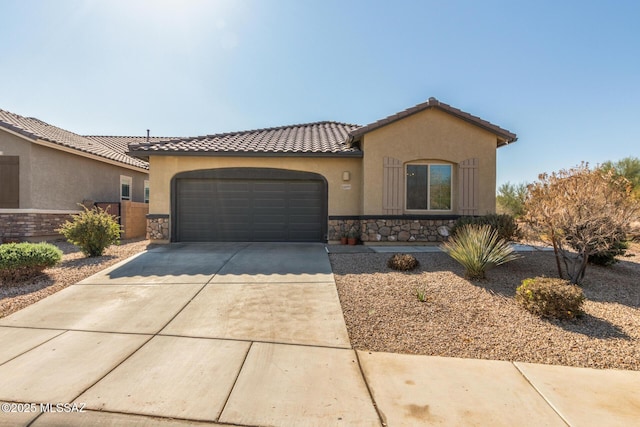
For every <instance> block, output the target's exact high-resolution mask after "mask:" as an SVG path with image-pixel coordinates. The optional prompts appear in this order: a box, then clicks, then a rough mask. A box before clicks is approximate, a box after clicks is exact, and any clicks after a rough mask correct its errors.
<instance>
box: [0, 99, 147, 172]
mask: <svg viewBox="0 0 640 427" xmlns="http://www.w3.org/2000/svg"><path fill="white" fill-rule="evenodd" d="M0 127H3V128H5V129H9V130H11V131H13V132H16V133H18V134H20V135H23V136H25V137H27V138H29V139H31V140H33V141H37V140H44V141H48V142H51V143H53V144H56V145H60V146H61V147H66V148H71V149H73V150H77V151H81V152H83V153H88V154H92V155H94V156H99V157H102V158H105V159H109V160H112V161H116V162H119V163H123V164H125V165H129V166H135V167H139V168H143V169H148V168H149V164H148V163H147V162H145V161H143V160H140V159H136V158H134V157H131V156H129V155H128V154H127V153H126V151H127V150H126V148H125V149H120V148H118V147H117V146H111V145H109V144H104V143H102V142H100V141H98V140H95V139H91V138H88V137H85V136H82V135H78V134H76V133H73V132H69V131H68V130H64V129H61V128H59V127H56V126H53V125H50V124H48V123H45V122H43V121H42V120H38V119H36V118H33V117H23V116H20V115H18V114H14V113H11V112H9V111H5V110H0Z"/></svg>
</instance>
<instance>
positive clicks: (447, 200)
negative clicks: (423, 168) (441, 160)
mask: <svg viewBox="0 0 640 427" xmlns="http://www.w3.org/2000/svg"><path fill="white" fill-rule="evenodd" d="M429 209H432V210H450V209H451V165H430V166H429Z"/></svg>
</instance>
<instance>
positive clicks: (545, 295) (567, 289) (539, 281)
mask: <svg viewBox="0 0 640 427" xmlns="http://www.w3.org/2000/svg"><path fill="white" fill-rule="evenodd" d="M516 302H517V303H518V304H519V305H521V306H522V307H524V308H525V309H526V310H528V311H530V312H531V313H533V314H536V315H538V316H542V317H551V318H556V319H573V318H574V317H576V316H579V315H580V314H582V309H581V307H582V303H583V302H584V294H583V293H582V289H580V287H579V286H577V285H572V284H570V282H569V281H568V280H563V279H556V278H549V277H535V278H533V279H525V280H523V281H522V284H521V285H520V286H519V287H518V289H516Z"/></svg>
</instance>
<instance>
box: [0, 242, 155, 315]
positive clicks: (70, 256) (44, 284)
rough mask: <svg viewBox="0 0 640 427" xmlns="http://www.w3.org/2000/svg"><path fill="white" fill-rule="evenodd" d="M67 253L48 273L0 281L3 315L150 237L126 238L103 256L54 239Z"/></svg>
mask: <svg viewBox="0 0 640 427" xmlns="http://www.w3.org/2000/svg"><path fill="white" fill-rule="evenodd" d="M54 244H55V245H56V246H57V247H58V248H60V249H61V250H62V252H63V253H64V255H63V257H62V261H61V262H60V264H58V265H57V266H56V267H54V268H49V269H46V270H45V271H44V272H45V274H44V275H42V276H39V277H35V278H33V279H31V280H28V281H26V282H24V283H20V284H7V283H0V318H2V317H5V316H8V315H9V314H11V313H14V312H16V311H18V310H20V309H22V308H24V307H27V306H28V305H31V304H33V303H35V302H37V301H40V300H41V299H43V298H46V297H47V296H49V295H52V294H54V293H56V292H58V291H60V290H62V289H64V288H66V287H67V286H69V285H73V284H75V283H77V282H79V281H80V280H82V279H84V278H86V277H89V276H91V275H92V274H94V273H97V272H99V271H101V270H103V269H105V268H107V267H109V266H111V265H113V264H116V263H118V262H120V261H122V260H124V259H126V258H129V257H130V256H132V255H135V254H137V253H140V252H142V251H144V250H145V249H146V248H147V246H148V245H149V241H148V240H129V241H123V242H122V243H121V244H120V245H112V246H110V247H109V248H107V250H106V251H105V253H104V255H103V256H100V257H95V258H87V257H85V256H84V255H83V254H82V252H80V249H79V248H78V247H76V246H74V245H72V244H70V243H67V242H54Z"/></svg>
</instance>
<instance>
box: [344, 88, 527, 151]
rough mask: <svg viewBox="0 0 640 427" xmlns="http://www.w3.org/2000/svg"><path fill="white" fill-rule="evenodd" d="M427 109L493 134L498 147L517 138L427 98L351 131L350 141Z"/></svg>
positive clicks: (492, 125) (481, 120)
mask: <svg viewBox="0 0 640 427" xmlns="http://www.w3.org/2000/svg"><path fill="white" fill-rule="evenodd" d="M428 108H438V109H440V110H442V111H445V112H447V113H449V114H452V115H454V116H456V117H458V118H460V119H462V120H464V121H466V122H469V123H471V124H473V125H476V126H478V127H481V128H483V129H485V130H488V131H489V132H491V133H494V134H495V135H496V136H498V138H499V140H498V147H500V146H503V145H507V144H508V143H510V142H515V141H516V140H517V139H518V137H517V136H516V134H515V133H511V132H509V131H508V130H506V129H502V128H501V127H499V126H497V125H494V124H493V123H490V122H488V121H486V120H483V119H481V118H480V117H477V116H474V115H471V114H469V113H466V112H464V111H462V110H459V109H457V108H455V107H452V106H451V105H449V104H445V103H444V102H440V101H438V100H437V99H436V98H429V100H428V101H427V102H423V103H422V104H418V105H416V106H414V107H411V108H407V109H406V110H404V111H400V112H399V113H396V114H392V115H391V116H389V117H385V118H384V119H380V120H377V121H375V122H373V123H370V124H368V125H366V126H362V127H359V128H357V129H355V130H353V131H351V133H350V136H351V139H355V138H358V137H360V136H362V135H364V134H365V133H368V132H371V131H372V130H375V129H378V128H380V127H382V126H385V125H388V124H390V123H393V122H395V121H397V120H400V119H403V118H405V117H407V116H410V115H412V114H415V113H418V112H420V111H423V110H426V109H428Z"/></svg>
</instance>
